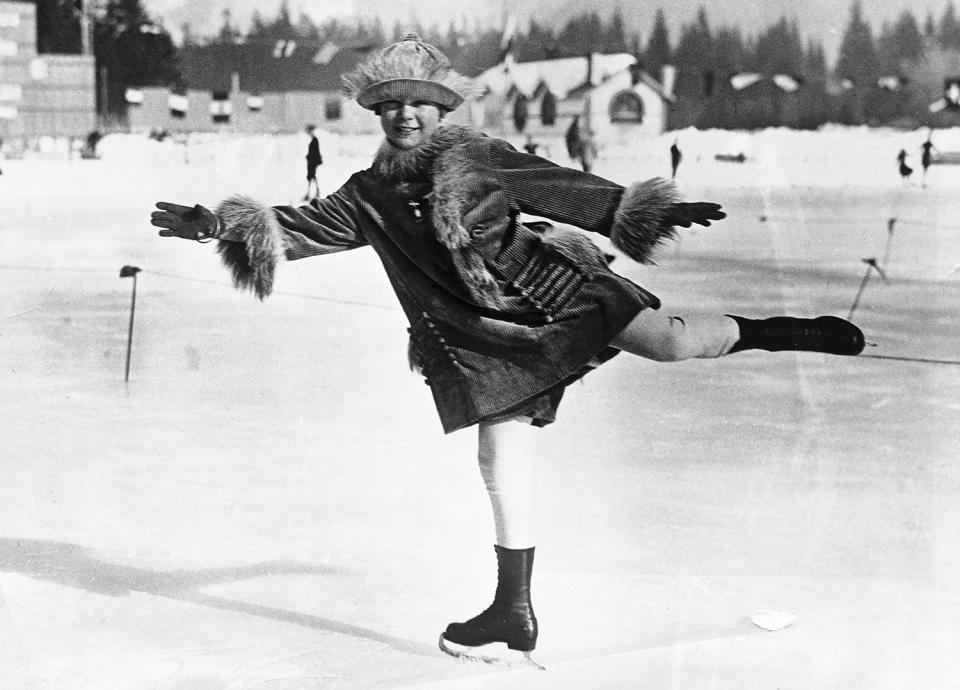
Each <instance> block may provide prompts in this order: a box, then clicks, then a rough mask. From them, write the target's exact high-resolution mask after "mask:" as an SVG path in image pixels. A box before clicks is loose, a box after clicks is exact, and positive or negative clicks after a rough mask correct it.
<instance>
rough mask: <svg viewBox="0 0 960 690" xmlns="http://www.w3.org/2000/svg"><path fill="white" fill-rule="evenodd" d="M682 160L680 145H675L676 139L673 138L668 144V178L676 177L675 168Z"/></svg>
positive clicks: (673, 178)
mask: <svg viewBox="0 0 960 690" xmlns="http://www.w3.org/2000/svg"><path fill="white" fill-rule="evenodd" d="M681 160H683V154H682V153H681V152H680V147H679V146H677V140H676V139H674V140H673V143H672V144H671V145H670V179H671V180H675V179H677V168H679V167H680V161H681Z"/></svg>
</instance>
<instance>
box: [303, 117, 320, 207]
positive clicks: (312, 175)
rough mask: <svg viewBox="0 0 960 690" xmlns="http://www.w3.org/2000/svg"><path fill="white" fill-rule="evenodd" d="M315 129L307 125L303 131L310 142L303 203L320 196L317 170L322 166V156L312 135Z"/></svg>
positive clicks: (317, 141)
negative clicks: (305, 191)
mask: <svg viewBox="0 0 960 690" xmlns="http://www.w3.org/2000/svg"><path fill="white" fill-rule="evenodd" d="M315 129H316V127H314V126H313V125H307V126H306V128H305V129H304V131H305V132H306V133H307V136H308V137H310V141H309V143H308V144H307V156H306V158H307V193H306V194H304V196H303V200H304V201H310V200H311V199H313V198H315V197H318V196H320V184H319V183H318V182H317V168H318V167H319V166H321V165H323V156H322V155H320V142H319V140H318V139H317V135H316V134H314V133H313V131H314V130H315Z"/></svg>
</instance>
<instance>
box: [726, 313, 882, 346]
mask: <svg viewBox="0 0 960 690" xmlns="http://www.w3.org/2000/svg"><path fill="white" fill-rule="evenodd" d="M731 318H732V319H733V320H734V321H736V322H737V325H739V326H740V340H739V341H737V343H736V344H735V345H734V346H733V348H731V350H730V352H740V351H742V350H754V349H756V350H767V351H769V352H779V351H782V350H798V351H804V352H824V353H826V354H831V355H859V354H860V353H861V352H862V351H863V347H864V345H865V341H864V338H863V331H861V330H860V329H859V328H858V327H857V326H855V325H854V324H852V323H850V322H849V321H847V320H846V319H841V318H839V317H837V316H820V317H817V318H815V319H798V318H794V317H792V316H776V317H774V318H771V319H763V320H756V319H745V318H743V317H741V316H732V315H731Z"/></svg>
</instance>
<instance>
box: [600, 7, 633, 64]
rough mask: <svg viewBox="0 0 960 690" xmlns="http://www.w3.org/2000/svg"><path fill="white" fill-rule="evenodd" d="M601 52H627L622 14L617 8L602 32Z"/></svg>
mask: <svg viewBox="0 0 960 690" xmlns="http://www.w3.org/2000/svg"><path fill="white" fill-rule="evenodd" d="M601 51H602V52H604V53H626V52H627V51H628V48H627V32H626V29H625V28H624V23H623V13H622V12H621V11H620V8H619V7H617V8H616V9H615V10H614V11H613V16H612V17H611V18H610V23H609V24H608V25H607V28H606V31H605V32H604V38H603V40H602V45H601Z"/></svg>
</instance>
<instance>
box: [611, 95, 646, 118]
mask: <svg viewBox="0 0 960 690" xmlns="http://www.w3.org/2000/svg"><path fill="white" fill-rule="evenodd" d="M610 121H611V122H643V101H642V100H640V96H638V95H637V94H635V93H634V92H633V91H621V92H619V93H618V94H617V95H615V96H614V97H613V100H612V101H610Z"/></svg>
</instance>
